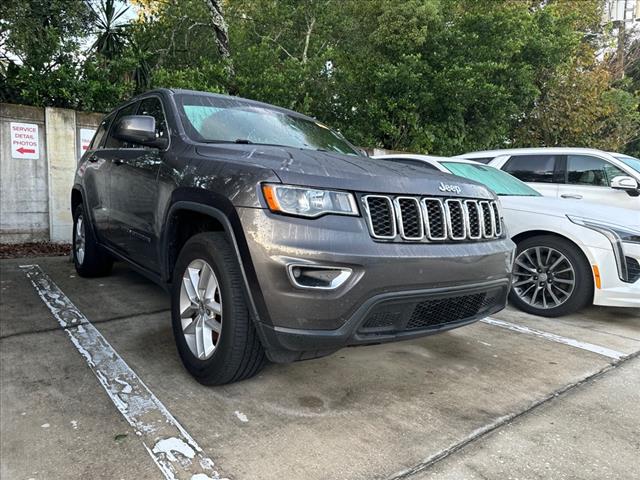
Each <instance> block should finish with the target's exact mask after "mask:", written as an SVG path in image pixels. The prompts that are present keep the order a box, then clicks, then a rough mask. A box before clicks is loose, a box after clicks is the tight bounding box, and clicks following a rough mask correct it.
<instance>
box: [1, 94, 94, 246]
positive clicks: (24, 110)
mask: <svg viewBox="0 0 640 480" xmlns="http://www.w3.org/2000/svg"><path fill="white" fill-rule="evenodd" d="M101 119H102V114H94V113H81V112H78V113H76V112H75V111H73V110H66V109H60V108H36V107H27V106H24V105H12V104H5V103H2V104H0V243H20V242H32V241H48V240H50V241H52V242H60V243H67V242H70V241H71V225H72V218H71V208H70V200H69V199H70V191H71V186H72V184H73V176H74V172H75V167H76V164H77V161H78V159H79V158H80V156H81V155H82V145H81V144H80V129H92V130H95V128H96V127H97V126H98V125H99V123H100V120H101ZM11 122H21V123H31V124H36V125H38V137H39V147H40V148H39V155H38V158H37V159H25V158H16V157H15V154H14V155H13V156H12V149H11V132H10V124H11Z"/></svg>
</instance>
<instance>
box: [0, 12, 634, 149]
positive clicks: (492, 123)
mask: <svg viewBox="0 0 640 480" xmlns="http://www.w3.org/2000/svg"><path fill="white" fill-rule="evenodd" d="M102 1H103V2H104V3H97V0H86V1H85V2H81V1H80V0H79V1H78V2H65V1H63V0H53V1H49V2H44V1H42V0H21V2H17V1H15V0H8V2H4V4H3V6H2V7H0V9H1V10H0V11H1V12H2V17H1V18H2V20H1V21H2V25H3V26H6V27H7V30H6V32H8V33H4V34H2V35H1V36H0V39H1V41H2V42H3V50H6V51H7V52H10V55H7V56H5V58H3V59H2V65H3V68H4V70H3V72H2V74H3V79H2V80H3V84H2V87H1V91H0V94H1V95H2V99H3V101H7V100H8V101H13V102H21V103H30V104H36V105H57V106H70V107H78V108H85V109H98V110H107V109H109V108H111V107H113V106H114V105H115V104H117V103H118V102H119V101H121V100H122V99H124V98H126V97H128V96H130V95H132V94H134V93H138V92H141V91H144V90H146V89H148V88H150V87H158V86H166V87H179V88H192V89H197V90H207V91H214V92H231V93H234V94H239V95H241V96H245V97H249V98H254V99H258V100H262V101H266V102H269V103H273V104H277V105H281V106H284V107H287V108H292V109H295V110H298V111H302V112H304V113H307V114H310V115H312V116H315V117H318V118H321V119H322V120H323V121H325V122H327V123H329V124H331V125H333V126H335V127H337V128H338V129H340V130H341V131H342V132H343V133H344V134H345V135H346V136H347V137H348V138H350V139H351V140H353V141H354V142H356V143H358V144H360V145H363V146H370V147H384V148H389V149H393V150H408V151H420V152H431V153H437V154H445V155H448V154H457V153H461V152H463V151H469V150H475V149H482V148H499V147H503V146H508V145H526V146H539V145H574V146H595V147H602V148H608V149H624V148H625V146H626V148H632V147H631V146H632V145H634V140H635V139H636V138H637V137H638V129H639V124H640V120H639V114H638V93H637V91H636V90H637V87H636V85H640V75H636V74H633V75H635V77H634V76H633V75H632V74H631V73H632V72H638V71H640V67H637V66H630V67H629V72H630V74H629V76H630V78H631V80H629V81H623V82H621V81H619V79H617V78H616V76H615V75H613V74H612V73H611V71H612V70H611V68H610V64H611V62H609V61H608V57H607V56H606V55H604V56H603V55H602V54H601V52H602V51H603V48H604V47H606V45H607V42H608V41H609V38H610V37H608V36H607V35H606V27H607V26H603V25H602V24H601V18H602V16H601V12H600V7H601V5H600V4H601V2H600V1H599V0H544V1H543V0H494V1H491V2H487V1H484V0H180V1H178V0H162V1H159V0H130V7H129V8H130V9H131V8H133V9H135V11H137V12H138V15H137V18H134V19H132V20H130V21H129V22H128V23H127V24H126V25H122V24H119V23H118V20H119V19H118V18H116V17H117V12H118V11H119V10H118V8H116V6H115V5H114V3H113V1H111V0H102ZM60 9H62V11H61V10H60ZM65 9H66V10H65ZM34 12H35V14H34ZM96 12H100V14H96ZM109 19H111V20H109ZM86 25H91V26H92V28H91V29H90V30H88V29H87V28H86ZM227 27H228V30H227ZM87 32H89V33H91V32H93V34H89V33H87ZM32 33H33V34H34V35H32ZM225 33H228V37H226V36H225ZM83 35H84V37H83ZM33 38H40V39H43V40H42V41H35V40H32V39H33ZM88 40H90V42H89V41H88ZM83 45H84V47H83ZM86 45H94V46H95V48H87V47H86ZM83 48H84V49H83ZM628 48H629V50H630V51H633V49H634V48H635V51H640V47H637V46H635V45H631V44H630V45H628ZM637 56H638V57H640V54H639V55H637ZM635 65H637V63H636V64H635ZM636 77H638V78H637V80H635V78H636Z"/></svg>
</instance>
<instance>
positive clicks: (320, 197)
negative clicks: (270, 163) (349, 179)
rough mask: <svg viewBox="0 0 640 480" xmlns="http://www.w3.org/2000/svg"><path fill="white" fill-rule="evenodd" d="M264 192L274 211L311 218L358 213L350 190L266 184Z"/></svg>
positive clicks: (263, 186) (263, 187) (268, 203)
mask: <svg viewBox="0 0 640 480" xmlns="http://www.w3.org/2000/svg"><path fill="white" fill-rule="evenodd" d="M262 193H263V194H264V198H265V200H266V201H267V205H268V206H269V210H271V211H272V212H277V213H287V214H289V215H297V216H300V217H310V218H315V217H319V216H321V215H326V214H328V213H333V214H337V215H358V207H357V206H356V200H355V198H354V196H353V195H352V194H350V193H349V192H340V191H335V190H322V189H317V188H306V187H294V186H291V185H279V184H265V185H262Z"/></svg>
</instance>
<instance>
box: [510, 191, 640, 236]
mask: <svg viewBox="0 0 640 480" xmlns="http://www.w3.org/2000/svg"><path fill="white" fill-rule="evenodd" d="M500 203H501V204H502V208H503V209H504V210H513V211H521V212H529V213H539V214H540V215H545V216H547V217H548V216H553V217H566V216H567V215H575V216H577V217H583V218H588V219H591V220H595V221H602V222H605V223H614V224H617V225H620V226H627V227H632V228H635V229H639V230H640V212H638V211H637V210H631V209H629V208H618V207H610V206H606V205H599V204H596V203H591V202H585V201H584V200H570V199H560V198H553V197H518V196H508V195H505V196H501V197H500Z"/></svg>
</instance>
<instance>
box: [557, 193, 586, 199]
mask: <svg viewBox="0 0 640 480" xmlns="http://www.w3.org/2000/svg"><path fill="white" fill-rule="evenodd" d="M560 196H561V197H562V198H575V199H576V200H582V195H577V194H572V193H563V194H562V195H560Z"/></svg>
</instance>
